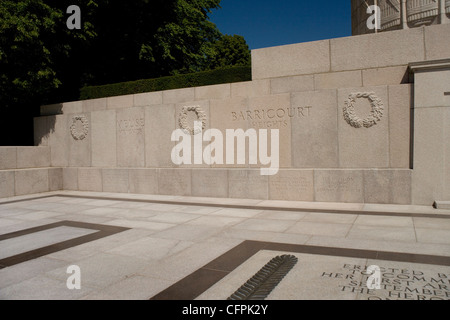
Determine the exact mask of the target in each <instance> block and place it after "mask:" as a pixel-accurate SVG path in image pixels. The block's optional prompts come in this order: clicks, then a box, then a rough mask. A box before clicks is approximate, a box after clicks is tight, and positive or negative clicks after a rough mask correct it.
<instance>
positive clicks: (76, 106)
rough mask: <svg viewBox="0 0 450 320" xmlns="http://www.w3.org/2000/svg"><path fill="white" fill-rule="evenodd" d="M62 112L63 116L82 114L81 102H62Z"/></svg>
mask: <svg viewBox="0 0 450 320" xmlns="http://www.w3.org/2000/svg"><path fill="white" fill-rule="evenodd" d="M62 112H63V114H71V113H83V101H72V102H64V103H63V107H62Z"/></svg>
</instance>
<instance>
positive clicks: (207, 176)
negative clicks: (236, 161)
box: [192, 169, 228, 198]
mask: <svg viewBox="0 0 450 320" xmlns="http://www.w3.org/2000/svg"><path fill="white" fill-rule="evenodd" d="M192 195H193V196H194V197H213V198H226V197H228V171H227V170H224V169H192Z"/></svg>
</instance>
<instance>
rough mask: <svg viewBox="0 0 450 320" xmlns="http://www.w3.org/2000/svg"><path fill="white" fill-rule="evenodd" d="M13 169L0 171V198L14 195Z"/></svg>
mask: <svg viewBox="0 0 450 320" xmlns="http://www.w3.org/2000/svg"><path fill="white" fill-rule="evenodd" d="M14 186H15V180H14V171H0V198H9V197H14V192H15V191H14V190H15V187H14Z"/></svg>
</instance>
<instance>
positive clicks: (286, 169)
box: [35, 25, 450, 205]
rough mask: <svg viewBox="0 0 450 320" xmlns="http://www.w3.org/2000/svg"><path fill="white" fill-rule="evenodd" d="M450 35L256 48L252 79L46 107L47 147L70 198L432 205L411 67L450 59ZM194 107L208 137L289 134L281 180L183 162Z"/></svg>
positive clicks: (422, 31)
mask: <svg viewBox="0 0 450 320" xmlns="http://www.w3.org/2000/svg"><path fill="white" fill-rule="evenodd" d="M449 35H450V26H449V25H446V26H444V25H443V26H433V27H427V28H417V29H412V30H402V31H393V32H390V33H381V34H374V35H364V36H357V37H349V38H341V39H332V40H325V41H317V42H310V43H303V44H296V45H289V46H282V47H274V48H266V49H260V50H254V51H253V52H252V63H253V66H252V67H253V68H252V69H253V81H250V82H244V83H233V84H223V85H215V86H207V87H197V88H187V89H179V90H170V91H162V92H153V93H144V94H137V95H129V96H121V97H112V98H104V99H96V100H88V101H79V102H70V103H63V104H58V105H52V106H43V107H42V110H41V111H42V116H41V117H39V118H36V119H35V140H36V145H39V146H48V147H50V149H51V165H52V166H53V167H58V168H64V169H63V189H67V190H83V191H105V192H125V193H126V192H130V193H150V194H169V195H193V196H202V197H231V198H252V199H276V200H302V201H324V202H330V201H331V202H360V203H362V202H366V203H395V204H411V203H420V204H427V205H431V204H432V202H433V201H434V200H436V199H431V197H423V198H421V199H420V200H417V201H415V200H414V199H413V198H412V196H411V195H412V193H411V188H412V182H411V179H412V170H411V169H412V166H413V157H412V155H413V153H412V152H411V143H412V141H413V140H412V139H411V137H412V136H413V133H414V131H413V128H412V122H411V119H412V113H411V110H412V109H413V107H414V85H413V84H412V83H411V82H412V79H413V78H412V77H411V75H410V73H409V71H408V64H409V63H411V62H416V61H426V60H434V59H443V58H448V57H450V46H449V45H448V44H449V43H450V38H449ZM349 106H350V107H352V108H348V107H349ZM194 107H195V110H197V111H198V112H199V113H201V114H202V116H204V117H205V128H204V129H205V130H206V129H210V128H214V129H219V130H221V131H222V132H224V131H225V130H226V129H239V128H241V129H244V130H247V129H249V128H255V129H279V130H280V167H281V169H280V172H279V173H278V174H277V175H275V176H261V174H260V171H259V170H258V169H257V168H258V166H255V165H250V164H248V163H249V161H248V156H247V159H246V160H247V161H246V162H245V163H246V164H245V165H226V164H224V165H217V164H215V165H211V166H210V165H206V164H199V165H181V166H176V165H174V164H173V162H172V161H171V151H172V148H173V147H174V146H175V142H172V141H171V134H172V132H173V131H174V130H175V129H177V128H180V118H181V117H183V116H185V117H186V119H187V121H190V122H191V123H193V116H194V118H195V113H194V112H192V108H194ZM188 110H191V111H188ZM344 111H345V112H344ZM374 114H377V115H378V118H377V119H375V120H374V117H373V115H374ZM362 120H366V121H365V122H363V121H362ZM369 120H371V121H369ZM206 145H207V143H204V145H203V146H204V147H205V146H206Z"/></svg>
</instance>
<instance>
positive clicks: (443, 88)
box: [414, 69, 450, 108]
mask: <svg viewBox="0 0 450 320" xmlns="http://www.w3.org/2000/svg"><path fill="white" fill-rule="evenodd" d="M414 82H415V86H414V92H415V99H414V107H415V108H427V107H448V106H450V96H449V95H445V94H444V93H445V92H449V91H450V86H449V83H450V70H448V69H447V70H439V71H438V70H436V71H434V72H420V71H419V72H416V73H415V75H414Z"/></svg>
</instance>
